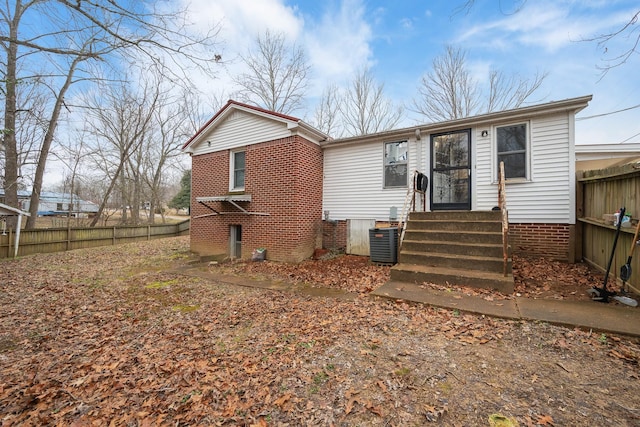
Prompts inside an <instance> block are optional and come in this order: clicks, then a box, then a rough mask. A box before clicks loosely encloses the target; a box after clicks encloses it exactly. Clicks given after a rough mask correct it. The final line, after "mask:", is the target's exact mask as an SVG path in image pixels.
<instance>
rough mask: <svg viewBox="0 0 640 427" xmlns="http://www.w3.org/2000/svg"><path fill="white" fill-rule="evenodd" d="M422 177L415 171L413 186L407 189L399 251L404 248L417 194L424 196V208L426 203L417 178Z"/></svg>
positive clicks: (399, 231) (401, 220)
mask: <svg viewBox="0 0 640 427" xmlns="http://www.w3.org/2000/svg"><path fill="white" fill-rule="evenodd" d="M419 175H420V172H419V171H418V170H414V171H413V174H412V176H411V185H409V186H408V187H407V195H406V196H405V198H404V205H403V206H402V214H401V215H400V222H399V223H398V234H399V239H398V251H399V250H400V248H402V241H403V240H404V232H405V230H406V225H407V221H408V220H409V213H411V211H414V210H415V208H416V198H415V195H416V193H420V194H422V196H423V208H424V204H425V203H426V201H425V200H426V197H425V196H424V193H425V192H423V191H421V190H420V189H419V188H417V185H418V183H417V178H418V176H419Z"/></svg>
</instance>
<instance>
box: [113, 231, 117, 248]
mask: <svg viewBox="0 0 640 427" xmlns="http://www.w3.org/2000/svg"><path fill="white" fill-rule="evenodd" d="M115 244H116V228H115V227H113V245H114V246H115Z"/></svg>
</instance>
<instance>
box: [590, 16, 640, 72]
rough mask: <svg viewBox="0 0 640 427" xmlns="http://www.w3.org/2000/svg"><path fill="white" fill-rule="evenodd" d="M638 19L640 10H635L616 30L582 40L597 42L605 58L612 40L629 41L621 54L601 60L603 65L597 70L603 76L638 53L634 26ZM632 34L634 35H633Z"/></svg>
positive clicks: (638, 39)
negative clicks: (600, 71)
mask: <svg viewBox="0 0 640 427" xmlns="http://www.w3.org/2000/svg"><path fill="white" fill-rule="evenodd" d="M638 18H640V10H636V11H635V13H634V14H633V16H631V18H630V19H629V20H628V21H627V22H626V23H625V24H624V25H622V26H621V27H620V28H618V29H617V30H615V31H612V32H610V33H604V34H599V35H597V36H594V37H591V38H585V39H584V41H588V42H597V43H598V47H599V48H600V49H602V52H603V53H604V54H605V55H606V56H608V55H609V46H610V44H611V42H612V41H613V40H614V39H618V40H619V39H627V40H629V44H628V45H627V46H628V47H627V48H626V49H623V50H622V51H621V52H617V53H613V55H612V56H610V57H608V58H607V59H604V60H603V61H604V64H603V65H600V66H598V68H599V69H600V70H602V73H603V76H604V75H605V74H606V73H607V72H608V71H609V70H611V69H612V68H616V67H619V66H621V65H623V64H626V63H627V61H628V60H629V58H631V56H632V55H633V54H634V53H636V54H637V53H640V51H639V50H638V47H639V46H640V32H639V31H638V27H637V26H636V24H637V23H638ZM634 32H635V33H636V34H633V33H634Z"/></svg>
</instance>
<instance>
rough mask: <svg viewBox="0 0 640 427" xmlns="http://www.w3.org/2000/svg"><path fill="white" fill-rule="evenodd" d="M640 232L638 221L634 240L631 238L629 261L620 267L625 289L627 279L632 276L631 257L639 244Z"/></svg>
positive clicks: (639, 222)
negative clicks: (639, 235)
mask: <svg viewBox="0 0 640 427" xmlns="http://www.w3.org/2000/svg"><path fill="white" fill-rule="evenodd" d="M638 234H640V221H638V225H637V226H636V232H635V234H634V235H633V240H631V249H629V257H628V258H627V263H626V264H625V265H623V266H622V267H620V279H622V289H623V290H624V288H625V286H624V284H625V283H626V281H627V280H629V278H630V277H631V258H633V251H634V250H635V248H636V246H638Z"/></svg>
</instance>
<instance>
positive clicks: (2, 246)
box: [0, 220, 190, 258]
mask: <svg viewBox="0 0 640 427" xmlns="http://www.w3.org/2000/svg"><path fill="white" fill-rule="evenodd" d="M189 227H190V221H189V220H186V221H182V222H179V223H175V224H153V225H143V226H137V227H133V226H126V227H94V228H42V229H35V230H21V231H20V244H19V248H18V256H25V255H32V254H37V253H49V252H62V251H66V250H72V249H83V248H93V247H97V246H107V245H117V244H120V243H129V242H136V241H141V240H151V239H160V238H163V237H173V236H184V235H188V234H189ZM15 237H16V236H15V232H14V231H13V230H7V232H6V235H0V258H9V257H12V256H13V251H14V249H13V248H14V245H15Z"/></svg>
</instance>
